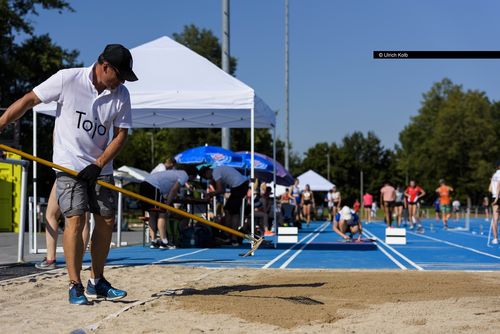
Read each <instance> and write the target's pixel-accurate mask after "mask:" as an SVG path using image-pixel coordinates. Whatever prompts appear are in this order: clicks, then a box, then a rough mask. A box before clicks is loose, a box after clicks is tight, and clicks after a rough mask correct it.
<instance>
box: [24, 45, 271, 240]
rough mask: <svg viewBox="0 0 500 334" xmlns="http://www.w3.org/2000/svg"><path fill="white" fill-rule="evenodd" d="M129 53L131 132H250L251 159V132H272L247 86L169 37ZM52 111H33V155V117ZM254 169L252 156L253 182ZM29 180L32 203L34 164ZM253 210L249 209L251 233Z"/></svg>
mask: <svg viewBox="0 0 500 334" xmlns="http://www.w3.org/2000/svg"><path fill="white" fill-rule="evenodd" d="M130 51H131V53H132V57H133V59H134V72H135V73H136V74H137V76H138V77H139V80H138V81H136V82H127V83H126V84H125V85H126V86H127V88H128V90H129V92H130V98H131V103H132V122H133V127H134V128H221V127H229V128H250V129H251V135H250V139H251V140H250V151H251V153H252V155H253V153H254V139H255V137H254V128H273V129H274V128H275V114H274V112H273V111H272V110H271V109H270V108H269V106H267V104H266V103H265V102H264V101H262V99H260V98H259V97H258V96H256V95H255V92H254V90H253V89H252V88H251V87H249V86H247V85H245V84H244V83H243V82H241V81H239V80H238V79H236V78H234V77H233V76H231V75H229V74H228V73H226V72H224V71H222V70H221V69H220V68H218V67H217V66H215V65H214V64H212V63H211V62H210V61H208V60H207V59H205V58H203V57H202V56H200V55H198V54H197V53H195V52H193V51H192V50H190V49H188V48H187V47H185V46H183V45H181V44H179V43H177V42H175V41H174V40H172V39H170V38H169V37H166V36H163V37H160V38H158V39H156V40H153V41H151V42H148V43H146V44H143V45H140V46H138V47H135V48H133V49H131V50H130ZM96 58H97V57H96ZM57 107H58V106H57V105H56V104H55V103H51V104H42V105H38V106H36V107H35V111H36V112H34V113H33V131H34V133H33V155H35V156H36V153H37V151H36V150H37V146H36V128H37V126H36V114H37V113H43V114H47V115H52V116H54V115H55V111H56V109H57ZM253 164H254V161H253V157H252V171H251V177H252V179H253V178H254V169H253ZM33 175H34V184H33V196H34V198H35V201H36V197H37V194H36V175H37V173H36V163H35V164H34V166H33ZM120 195H121V194H120ZM252 206H253V201H252ZM253 211H254V210H253V208H252V213H251V216H252V218H251V219H252V234H253V225H254V224H253V222H254V215H253ZM119 219H120V216H119ZM118 226H120V224H118ZM119 244H120V243H118V245H119Z"/></svg>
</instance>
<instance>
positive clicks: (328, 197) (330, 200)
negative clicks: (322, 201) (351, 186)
mask: <svg viewBox="0 0 500 334" xmlns="http://www.w3.org/2000/svg"><path fill="white" fill-rule="evenodd" d="M326 200H327V201H328V207H329V208H331V207H333V202H334V200H333V193H331V192H328V193H326Z"/></svg>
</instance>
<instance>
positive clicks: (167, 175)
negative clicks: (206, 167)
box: [139, 166, 197, 249]
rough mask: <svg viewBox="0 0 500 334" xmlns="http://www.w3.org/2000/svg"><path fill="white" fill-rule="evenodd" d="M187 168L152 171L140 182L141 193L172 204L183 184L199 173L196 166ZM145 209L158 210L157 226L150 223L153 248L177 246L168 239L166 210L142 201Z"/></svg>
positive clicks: (147, 210) (148, 210) (142, 206)
mask: <svg viewBox="0 0 500 334" xmlns="http://www.w3.org/2000/svg"><path fill="white" fill-rule="evenodd" d="M184 169H185V170H165V171H162V172H156V173H151V174H149V175H148V176H146V178H145V179H144V181H143V182H142V183H141V184H140V189H139V194H141V195H142V196H144V197H147V198H150V199H152V200H155V201H157V202H161V203H165V204H167V205H172V202H173V201H174V199H175V198H176V197H177V194H178V192H179V190H180V188H181V187H182V186H184V185H185V184H186V183H187V181H188V180H192V179H194V177H195V176H196V174H197V170H196V168H195V167H192V166H186V167H185V168H184ZM141 208H142V210H143V211H146V212H148V213H150V212H151V211H158V212H159V214H158V220H157V226H155V225H150V236H151V246H150V247H151V248H161V249H165V248H166V249H173V248H175V246H173V245H171V244H169V242H168V239H167V235H166V233H167V226H166V217H167V215H166V211H165V210H164V209H161V208H159V207H156V206H155V205H153V204H150V203H147V202H141ZM157 232H159V233H160V239H159V240H157V239H156V233H157Z"/></svg>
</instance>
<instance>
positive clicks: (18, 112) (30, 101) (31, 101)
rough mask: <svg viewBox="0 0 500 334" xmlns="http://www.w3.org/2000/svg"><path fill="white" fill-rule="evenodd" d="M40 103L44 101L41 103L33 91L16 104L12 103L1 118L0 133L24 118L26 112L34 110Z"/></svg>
mask: <svg viewBox="0 0 500 334" xmlns="http://www.w3.org/2000/svg"><path fill="white" fill-rule="evenodd" d="M40 102H42V101H40V99H39V98H38V96H36V94H35V93H34V92H33V91H31V92H29V93H27V94H25V95H24V96H23V97H21V98H20V99H19V100H17V101H16V102H14V103H12V104H11V105H10V106H9V107H8V108H7V110H6V111H5V112H4V113H3V115H2V117H0V131H2V130H3V129H5V127H6V126H7V125H9V124H10V123H12V122H14V121H16V120H18V119H19V118H21V117H23V115H24V114H25V113H26V111H28V110H29V109H31V108H33V107H34V106H36V105H37V104H39V103H40Z"/></svg>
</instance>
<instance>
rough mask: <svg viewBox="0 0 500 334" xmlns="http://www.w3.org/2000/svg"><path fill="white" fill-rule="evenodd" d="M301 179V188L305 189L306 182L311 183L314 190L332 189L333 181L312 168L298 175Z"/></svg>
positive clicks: (310, 185)
mask: <svg viewBox="0 0 500 334" xmlns="http://www.w3.org/2000/svg"><path fill="white" fill-rule="evenodd" d="M297 178H298V179H299V188H300V190H304V189H305V187H306V184H308V185H309V187H310V188H311V190H312V191H328V190H330V189H332V187H333V183H331V182H330V181H328V180H327V179H325V178H324V177H323V176H321V175H319V174H318V173H316V172H315V171H313V170H312V169H310V170H308V171H307V172H305V173H304V174H301V175H300V176H298V177H297Z"/></svg>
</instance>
